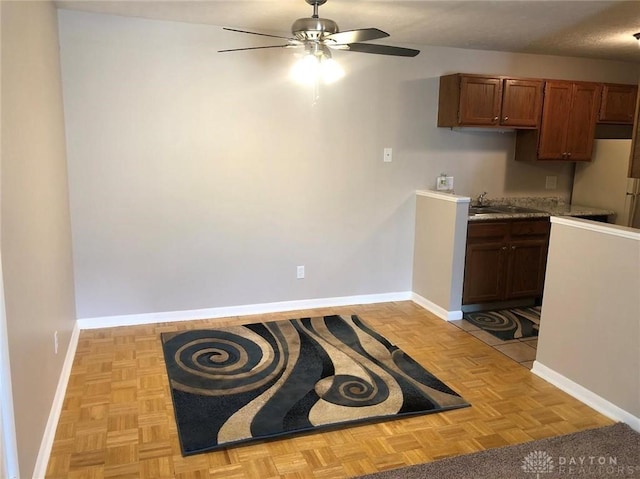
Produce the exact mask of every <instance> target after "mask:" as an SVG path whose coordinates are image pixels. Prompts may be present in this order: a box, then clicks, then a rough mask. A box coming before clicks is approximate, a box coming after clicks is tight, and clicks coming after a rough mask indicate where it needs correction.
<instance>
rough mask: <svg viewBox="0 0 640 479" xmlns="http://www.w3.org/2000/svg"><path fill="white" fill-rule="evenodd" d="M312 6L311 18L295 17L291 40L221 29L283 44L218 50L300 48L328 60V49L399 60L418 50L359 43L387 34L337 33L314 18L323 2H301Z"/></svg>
mask: <svg viewBox="0 0 640 479" xmlns="http://www.w3.org/2000/svg"><path fill="white" fill-rule="evenodd" d="M305 1H306V2H307V3H308V4H309V5H311V6H313V15H312V16H311V17H310V18H299V19H297V20H296V21H295V22H293V25H292V26H291V33H292V34H293V37H292V38H289V37H282V36H278V35H269V34H266V33H257V32H248V31H246V30H238V29H235V28H224V30H229V31H231V32H239V33H249V34H251V35H260V36H264V37H273V38H282V39H285V40H287V43H286V44H284V45H270V46H264V47H248V48H233V49H229V50H219V53H223V52H237V51H242V50H259V49H264V48H300V47H304V49H305V53H307V54H310V55H315V56H318V57H326V58H331V53H330V52H329V50H330V49H335V50H348V51H352V52H361V53H375V54H379V55H393V56H400V57H415V56H416V55H417V54H418V53H420V50H413V49H411V48H401V47H394V46H390V45H379V44H370V43H362V42H366V41H369V40H377V39H379V38H385V37H388V36H389V34H388V33H386V32H383V31H382V30H379V29H377V28H360V29H356V30H346V31H344V32H341V31H340V30H339V28H338V25H337V24H336V22H334V21H333V20H330V19H328V18H320V17H319V16H318V7H319V6H320V5H324V4H325V3H326V2H327V0H305Z"/></svg>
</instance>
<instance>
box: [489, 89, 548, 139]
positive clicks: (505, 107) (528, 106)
mask: <svg viewBox="0 0 640 479" xmlns="http://www.w3.org/2000/svg"><path fill="white" fill-rule="evenodd" d="M543 84H544V82H543V81H542V80H514V79H506V80H504V84H503V86H502V114H501V116H500V124H501V125H504V126H510V127H521V128H538V127H539V126H540V113H541V111H542V87H543Z"/></svg>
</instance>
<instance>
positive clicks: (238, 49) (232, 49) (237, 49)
mask: <svg viewBox="0 0 640 479" xmlns="http://www.w3.org/2000/svg"><path fill="white" fill-rule="evenodd" d="M289 46H291V45H289V44H287V45H269V46H268V47H248V48H231V49H229V50H218V53H225V52H241V51H242V50H261V49H263V48H287V47H289Z"/></svg>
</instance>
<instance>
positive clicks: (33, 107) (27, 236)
mask: <svg viewBox="0 0 640 479" xmlns="http://www.w3.org/2000/svg"><path fill="white" fill-rule="evenodd" d="M0 8H1V9H2V150H1V151H2V178H1V179H2V181H1V188H2V190H1V197H0V202H1V204H2V209H1V216H0V219H1V227H2V235H1V241H2V242H1V248H2V275H3V278H4V295H5V297H4V299H5V306H6V323H7V336H8V343H9V356H10V364H11V383H12V384H11V385H12V389H13V404H14V412H15V424H16V431H17V442H18V455H19V464H20V474H21V476H20V477H25V478H26V477H31V474H32V471H33V469H34V464H35V461H36V457H37V455H38V451H39V448H40V441H41V438H42V437H43V432H44V430H45V425H46V423H47V419H48V417H49V412H50V410H51V404H52V402H53V397H54V394H55V392H56V388H57V385H58V379H59V377H60V372H61V370H62V365H63V362H64V357H65V354H64V352H65V351H66V349H67V345H68V344H69V342H70V338H71V332H72V329H73V326H74V324H75V319H76V318H75V308H74V291H73V266H72V262H71V261H72V257H71V227H70V218H69V198H68V190H67V169H66V163H65V161H66V158H65V135H64V117H63V111H62V106H63V105H62V85H61V78H60V61H59V56H58V31H57V18H56V9H55V7H54V5H53V3H52V2H6V1H3V2H0ZM55 331H58V340H59V353H58V354H57V355H56V354H55V353H54V332H55Z"/></svg>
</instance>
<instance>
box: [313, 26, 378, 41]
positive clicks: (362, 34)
mask: <svg viewBox="0 0 640 479" xmlns="http://www.w3.org/2000/svg"><path fill="white" fill-rule="evenodd" d="M388 36H389V34H388V33H387V32H383V31H382V30H379V29H377V28H359V29H357V30H345V31H344V32H338V33H334V34H332V35H327V36H326V37H325V39H328V40H333V41H335V42H336V43H355V42H367V41H369V40H377V39H379V38H386V37H388Z"/></svg>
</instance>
